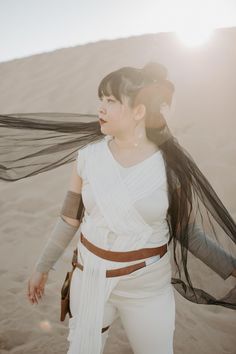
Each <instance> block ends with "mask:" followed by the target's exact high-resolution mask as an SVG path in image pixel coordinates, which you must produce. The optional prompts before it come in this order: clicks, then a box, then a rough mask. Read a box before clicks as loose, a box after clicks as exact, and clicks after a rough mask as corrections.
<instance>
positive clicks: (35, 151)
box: [0, 113, 236, 309]
mask: <svg viewBox="0 0 236 354" xmlns="http://www.w3.org/2000/svg"><path fill="white" fill-rule="evenodd" d="M103 138H104V134H103V133H102V132H101V129H100V125H99V122H98V116H97V115H95V114H70V113H27V114H26V113H24V114H8V115H0V139H1V142H0V179H1V180H4V181H17V180H19V179H23V178H28V177H31V176H34V175H37V174H39V173H42V172H46V171H49V170H52V169H54V168H56V167H59V166H61V165H64V164H67V163H70V162H72V161H74V160H75V159H76V156H77V152H78V150H79V149H80V148H82V147H83V146H85V145H87V144H90V143H92V142H95V141H99V140H102V139H103ZM173 141H175V144H172V143H170V142H168V141H166V142H165V143H164V144H163V146H160V147H161V150H162V153H163V157H164V160H165V166H166V171H167V177H168V187H169V201H170V207H169V218H168V220H169V228H170V234H171V240H170V246H171V247H172V246H173V242H172V241H176V239H177V237H179V236H178V232H177V226H178V217H179V216H180V215H181V212H182V209H183V206H184V205H185V206H186V204H184V203H183V201H184V200H185V201H187V200H188V199H189V195H190V194H191V195H192V196H193V201H194V203H193V210H192V211H191V215H193V217H194V222H197V223H199V224H200V223H201V225H202V227H203V229H204V230H205V231H206V234H207V235H208V236H209V238H210V239H211V240H214V242H215V244H216V245H218V246H219V247H222V248H223V249H224V250H225V251H226V252H227V253H228V255H229V257H231V259H232V265H235V267H236V258H235V256H233V254H232V253H234V254H235V244H236V224H235V222H234V220H233V219H232V217H231V215H230V213H229V212H228V211H227V209H226V208H225V206H224V205H223V203H222V201H221V200H220V199H219V197H218V196H217V194H216V192H215V191H214V189H213V188H212V187H211V185H210V184H209V182H208V181H207V179H206V177H205V176H204V175H203V173H202V172H201V171H200V169H199V168H198V167H197V165H196V164H195V162H194V160H193V159H192V157H191V155H190V154H189V153H188V152H187V151H186V150H185V149H184V148H183V147H181V146H180V145H179V143H178V141H177V139H176V138H175V137H174V136H173V140H172V142H173ZM168 151H169V153H168ZM168 156H169V157H168ZM170 156H172V160H171V159H170ZM178 161H185V162H184V164H182V165H181V164H178ZM173 166H176V167H175V171H173V168H172V167H173ZM180 167H181V172H179V173H178V169H180ZM173 172H174V174H173ZM184 176H186V178H188V179H189V181H190V182H191V183H190V186H191V188H189V189H188V188H187V187H186V189H185V188H184V186H185V185H186V186H187V184H184V181H183V180H184V178H185V177H184ZM176 180H178V182H179V183H180V184H181V185H182V187H183V188H182V192H181V194H180V196H179V195H177V194H176V190H175V187H176ZM182 183H183V184H182ZM170 216H172V218H171V217H170ZM183 225H184V226H183ZM189 225H190V222H189V220H186V222H185V224H184V223H183V224H182V227H181V229H180V232H179V235H180V234H181V238H179V239H180V240H181V242H179V243H177V244H176V251H177V256H178V257H177V259H179V261H181V255H182V253H181V252H183V249H185V252H187V259H188V264H187V265H186V266H187V269H188V272H189V278H188V274H187V277H186V272H185V271H184V269H183V267H181V264H180V263H179V264H180V267H176V264H175V262H174V260H172V270H173V274H172V284H173V286H174V287H175V289H176V290H177V291H178V293H179V294H181V295H182V296H183V297H184V298H186V299H188V300H189V301H192V302H195V303H198V304H206V305H220V306H224V307H228V308H231V309H236V287H235V285H234V284H233V282H234V279H232V277H230V278H229V279H227V281H224V280H222V278H221V277H219V275H217V274H216V273H214V272H212V270H211V269H210V268H209V267H208V266H207V265H206V264H204V263H203V262H201V261H200V260H199V259H197V258H196V257H194V256H193V255H192V254H191V252H190V251H189V249H188V247H187V248H186V247H185V248H184V247H183V244H182V241H183V240H185V241H186V237H187V233H186V230H187V228H186V227H189ZM233 250H234V251H233ZM178 252H179V254H178ZM210 256H211V257H212V255H210ZM219 267H220V265H219ZM189 281H190V283H189ZM190 284H192V286H190Z"/></svg>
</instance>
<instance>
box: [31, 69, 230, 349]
mask: <svg viewBox="0 0 236 354" xmlns="http://www.w3.org/2000/svg"><path fill="white" fill-rule="evenodd" d="M166 76H167V72H166V69H165V68H164V67H163V66H162V65H160V64H158V63H149V64H147V65H146V66H145V67H144V68H143V69H136V68H133V67H124V68H121V69H119V70H116V71H114V72H112V73H110V74H109V75H107V76H106V77H105V78H104V79H103V80H102V81H101V83H100V85H99V88H98V94H99V97H100V99H101V105H100V108H99V122H100V129H101V133H102V134H101V139H98V141H95V142H92V143H91V142H90V143H89V144H87V145H86V146H85V147H83V148H81V149H79V151H78V156H77V159H76V161H75V162H74V163H73V169H72V175H71V180H70V185H69V190H68V193H67V196H66V199H65V201H64V204H63V207H62V210H61V213H60V217H59V218H58V222H57V224H56V226H55V228H54V230H53V233H52V236H51V238H50V240H49V241H48V243H47V244H46V246H45V248H44V250H43V252H42V254H41V256H40V258H39V260H38V261H37V263H36V266H35V270H34V272H33V274H32V276H31V278H30V280H29V284H28V296H29V300H30V301H31V302H32V303H35V302H36V303H37V302H38V298H40V297H41V296H42V295H43V292H44V286H45V283H46V281H47V277H48V272H49V270H50V269H51V268H52V266H53V264H54V263H55V262H56V260H57V259H58V258H59V257H60V255H61V254H62V252H63V251H64V249H65V248H66V247H67V245H68V243H69V242H70V240H71V239H72V237H73V236H74V235H75V233H76V231H77V230H78V228H79V226H80V227H81V228H80V230H81V235H80V239H79V241H78V245H77V249H78V265H80V267H79V266H78V267H77V268H76V269H75V270H74V272H73V276H72V281H71V290H70V302H71V312H72V318H70V320H69V327H70V333H69V336H68V340H69V341H70V347H69V350H68V354H75V353H79V354H84V353H86V354H96V353H102V352H103V349H104V345H105V342H106V338H107V336H108V332H109V326H110V325H111V324H112V322H113V321H114V319H115V318H116V317H117V316H118V315H119V316H120V317H121V321H122V324H123V326H124V328H125V331H126V333H127V336H128V339H129V341H130V344H131V347H132V349H133V352H134V353H135V354H144V353H149V354H152V353H153V354H154V353H155V354H156V353H161V354H171V353H173V336H174V329H175V300H174V293H173V286H172V284H174V286H175V288H176V289H177V290H178V291H179V292H180V293H181V294H182V295H183V296H185V297H186V298H188V299H190V300H191V301H195V302H199V303H204V301H203V299H204V297H203V295H202V293H200V292H198V291H197V289H195V288H194V287H193V286H192V283H191V279H190V276H189V273H188V268H187V254H188V253H187V250H190V252H191V253H193V254H194V255H195V256H196V257H198V258H200V259H201V260H203V261H204V263H205V264H207V265H208V266H209V267H211V268H212V269H213V270H215V271H216V272H218V274H220V275H221V277H222V278H223V279H226V278H228V277H229V276H230V275H233V276H235V274H236V260H235V258H233V257H231V256H230V255H229V254H227V253H226V252H225V251H224V250H223V248H220V247H219V246H218V245H217V244H216V243H213V242H211V240H210V239H209V238H207V236H206V235H205V233H204V232H203V231H202V230H201V228H199V227H198V226H196V224H195V221H196V219H197V215H198V214H197V213H198V212H199V213H200V209H198V208H197V209H196V210H195V214H194V212H193V210H194V208H195V207H196V206H195V205H194V198H193V197H194V192H199V194H198V193H197V195H198V197H199V198H200V199H201V200H202V201H203V200H204V201H205V202H206V203H204V205H205V206H206V208H208V209H210V206H211V205H214V209H212V210H211V212H212V215H213V217H214V218H215V219H216V220H217V222H218V223H219V225H221V226H222V228H223V229H224V230H225V232H226V233H227V235H229V237H230V238H231V239H232V240H233V241H234V242H235V234H236V233H235V230H236V225H235V223H234V221H233V220H232V218H231V217H230V215H229V214H228V212H227V210H226V209H225V208H224V206H223V204H222V203H221V202H220V200H219V199H218V197H217V195H216V194H215V192H214V191H213V190H212V188H211V186H210V185H209V182H208V181H207V180H206V179H205V178H204V176H203V175H202V173H201V172H200V171H199V169H198V168H197V166H196V165H195V164H194V162H193V161H192V160H191V157H190V156H189V155H188V154H187V153H186V152H184V151H183V150H182V149H181V148H180V146H179V144H178V143H177V142H176V141H175V139H174V137H173V135H172V134H171V133H170V131H169V129H168V126H167V124H166V121H165V119H164V117H163V115H162V114H161V108H162V107H163V104H167V105H170V104H171V99H172V95H173V92H174V86H173V84H172V83H171V82H170V81H169V80H167V78H166ZM97 135H98V136H99V134H97ZM104 135H105V137H104ZM99 137H100V136H99ZM81 195H82V197H83V204H84V206H85V213H84V215H83V218H82V222H81V223H80V220H81V211H82V208H81V205H82V198H81ZM196 198H197V197H196ZM204 198H205V199H204ZM171 241H173V247H174V250H173V255H174V259H175V262H176V265H177V267H178V266H179V262H177V258H178V257H177V252H176V250H177V246H178V244H177V243H176V241H178V243H179V245H180V246H181V257H180V259H181V261H182V264H183V267H184V275H185V276H186V281H187V283H188V288H187V290H188V291H186V284H185V283H184V282H183V281H181V280H180V279H177V278H175V279H174V278H171V260H170V256H171V247H172V243H171ZM204 242H205V243H204ZM202 245H204V247H202ZM145 252H146V253H145ZM209 254H210V255H211V256H212V257H209ZM219 260H220V262H221V263H219ZM135 265H136V267H135ZM132 266H133V267H132ZM116 269H119V271H118V272H116V271H115V270H116ZM107 270H109V271H110V273H109V274H108V272H107ZM178 271H179V274H182V275H183V271H182V270H181V269H180V268H179V267H178ZM112 272H113V273H112ZM173 279H174V280H176V282H174V281H173ZM184 286H185V288H184ZM207 295H208V294H207ZM198 300H199V301H198ZM210 300H212V298H210V297H208V298H207V297H206V298H205V303H210ZM215 303H217V301H215ZM218 303H220V302H219V301H218ZM231 303H232V302H231ZM221 304H223V301H222V302H221ZM232 305H233V303H232Z"/></svg>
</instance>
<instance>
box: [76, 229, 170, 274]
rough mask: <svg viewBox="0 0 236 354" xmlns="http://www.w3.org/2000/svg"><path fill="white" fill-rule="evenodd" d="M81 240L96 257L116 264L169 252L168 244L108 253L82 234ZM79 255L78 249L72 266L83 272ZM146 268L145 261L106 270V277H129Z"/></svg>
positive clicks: (161, 255)
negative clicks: (78, 258) (128, 275)
mask: <svg viewBox="0 0 236 354" xmlns="http://www.w3.org/2000/svg"><path fill="white" fill-rule="evenodd" d="M80 239H81V243H82V244H83V245H84V246H85V247H86V248H87V249H88V250H89V251H90V252H92V253H94V254H95V255H96V256H98V257H100V258H103V259H107V260H109V261H115V262H131V261H136V260H139V259H144V258H148V257H152V256H156V255H160V258H161V257H163V256H164V254H165V253H166V252H167V244H165V245H162V246H160V247H152V248H142V249H139V250H134V251H127V252H114V251H108V250H105V249H103V248H100V247H97V246H95V245H94V244H92V243H91V242H89V241H88V240H87V239H86V237H85V236H84V235H83V234H82V232H81V234H80ZM77 254H78V249H77V248H76V249H75V250H74V256H73V259H72V266H73V267H78V268H79V269H81V270H82V271H83V269H84V267H83V265H82V264H80V263H79V262H78V260H77ZM143 267H146V263H145V261H143V262H140V263H136V264H132V265H130V266H127V267H122V268H116V269H109V270H106V277H107V278H110V277H118V276H121V275H127V274H130V273H132V272H134V271H135V270H138V269H140V268H143Z"/></svg>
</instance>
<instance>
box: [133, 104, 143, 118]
mask: <svg viewBox="0 0 236 354" xmlns="http://www.w3.org/2000/svg"><path fill="white" fill-rule="evenodd" d="M134 109H135V120H140V119H143V118H144V117H145V115H146V107H145V105H144V104H142V103H140V104H138V105H137V106H136V107H135V108H134Z"/></svg>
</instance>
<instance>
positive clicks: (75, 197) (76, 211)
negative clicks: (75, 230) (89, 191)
mask: <svg viewBox="0 0 236 354" xmlns="http://www.w3.org/2000/svg"><path fill="white" fill-rule="evenodd" d="M83 212H84V204H83V200H82V195H81V193H76V192H72V191H67V193H66V197H65V200H64V203H63V205H62V209H61V215H65V216H68V217H69V218H71V219H77V220H81V219H82V217H83Z"/></svg>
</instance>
